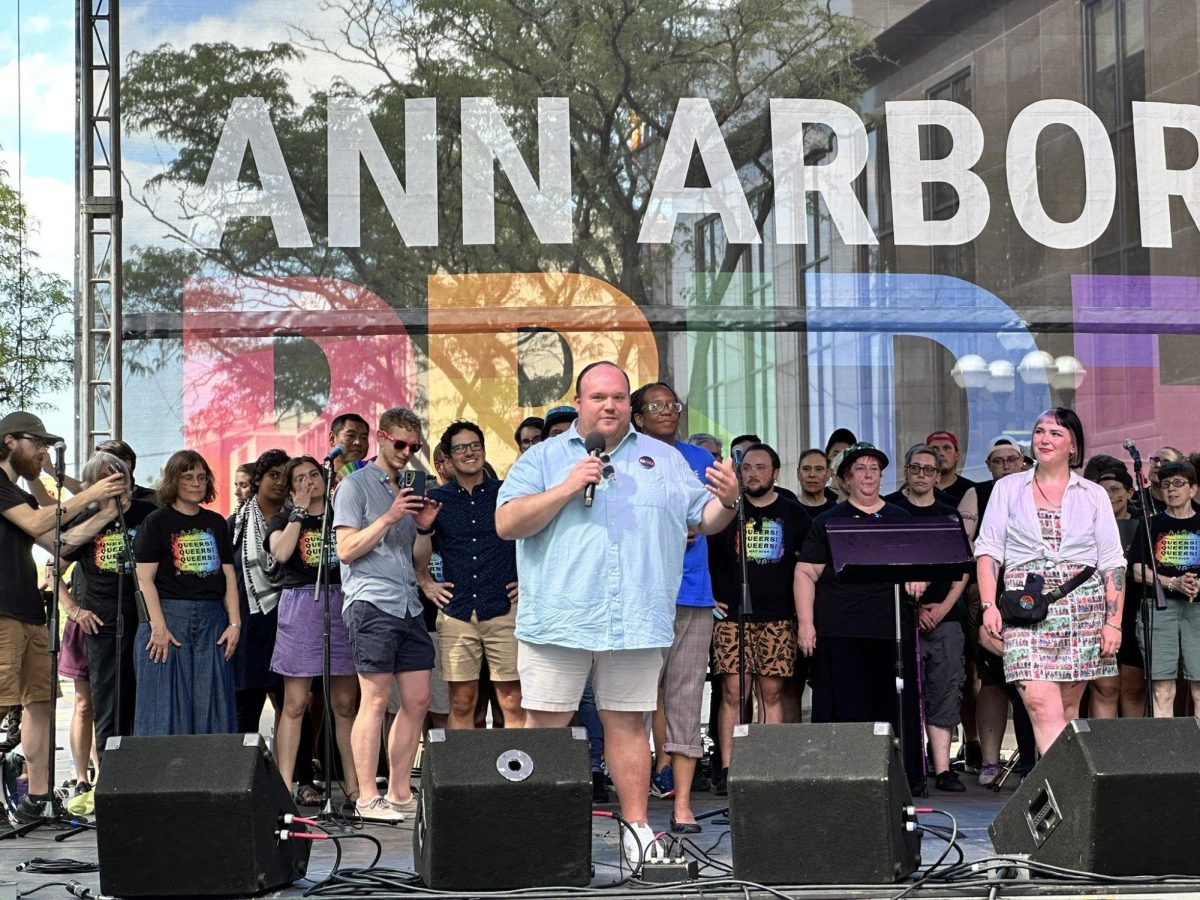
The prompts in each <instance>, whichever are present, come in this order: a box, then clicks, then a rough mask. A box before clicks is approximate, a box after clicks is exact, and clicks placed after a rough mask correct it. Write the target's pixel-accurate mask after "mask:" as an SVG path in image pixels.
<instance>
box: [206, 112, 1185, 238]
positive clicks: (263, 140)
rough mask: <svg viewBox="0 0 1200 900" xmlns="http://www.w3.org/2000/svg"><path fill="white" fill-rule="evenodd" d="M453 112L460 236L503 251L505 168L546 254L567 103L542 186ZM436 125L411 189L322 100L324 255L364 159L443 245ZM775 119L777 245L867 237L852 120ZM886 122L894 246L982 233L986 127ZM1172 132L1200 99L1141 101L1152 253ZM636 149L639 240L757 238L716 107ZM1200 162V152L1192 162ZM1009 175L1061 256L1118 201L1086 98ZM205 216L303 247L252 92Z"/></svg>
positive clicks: (566, 172)
mask: <svg viewBox="0 0 1200 900" xmlns="http://www.w3.org/2000/svg"><path fill="white" fill-rule="evenodd" d="M460 106H461V108H460V114H461V115H460V121H461V135H460V138H461V169H462V173H461V174H462V206H463V210H464V211H467V210H469V211H470V215H464V216H463V235H462V241H463V243H464V244H469V245H470V244H474V245H478V244H485V245H486V244H494V243H495V240H496V223H495V193H496V184H495V175H496V171H497V169H500V170H503V172H504V174H505V176H506V177H507V179H508V182H509V184H510V185H511V189H512V191H513V193H514V195H515V197H516V199H517V201H518V202H519V204H520V206H521V209H522V210H523V211H524V214H525V215H526V217H527V218H528V220H529V224H530V226H531V228H532V230H533V232H534V234H535V235H536V237H537V239H538V240H540V241H541V242H542V243H544V244H569V243H571V242H572V240H573V235H572V221H571V213H572V202H573V201H572V190H573V185H572V180H571V133H570V100H569V98H567V97H541V98H539V99H538V104H537V110H538V116H537V175H536V177H535V176H534V174H533V173H532V172H531V170H530V165H529V163H528V161H527V160H526V159H525V157H524V156H523V155H522V153H521V151H520V149H519V147H518V142H517V140H516V138H515V137H514V135H513V132H512V130H511V129H510V127H509V125H508V124H507V123H506V121H505V118H504V114H503V112H502V110H501V108H500V106H499V105H498V104H497V103H496V102H495V101H493V100H491V99H489V98H486V97H464V98H462V99H461V101H460ZM436 115H437V108H436V101H435V100H433V99H430V98H425V99H410V100H406V101H405V104H404V135H405V145H404V147H403V155H404V172H405V183H401V180H400V177H399V176H398V175H397V173H396V170H395V168H394V167H393V165H392V161H391V159H390V157H389V154H388V150H387V148H385V147H384V146H383V144H382V143H381V141H380V140H379V137H378V135H377V134H376V132H375V129H374V127H373V126H372V124H371V121H370V118H369V116H368V113H367V110H366V109H365V108H364V107H363V106H362V105H360V104H359V103H357V102H356V101H353V100H349V99H344V98H343V99H339V98H330V100H329V107H328V126H327V146H326V153H327V154H328V184H327V190H328V196H327V202H328V213H329V234H328V243H329V245H330V246H334V247H356V246H359V240H360V222H361V216H360V208H361V181H362V179H361V177H360V163H361V164H362V165H364V166H365V168H366V172H367V173H368V174H369V175H370V177H371V179H372V180H373V182H374V185H375V188H376V189H377V190H378V192H379V195H380V196H381V197H382V199H383V202H384V204H385V205H386V207H387V210H388V213H389V214H390V216H391V218H392V221H393V222H394V223H395V226H396V229H397V231H398V232H399V235H400V237H401V238H402V239H403V241H404V242H405V243H406V244H407V245H408V246H412V247H427V246H436V245H437V243H438V237H439V236H438V203H439V191H438V158H437V142H438V129H437V125H436ZM769 116H770V137H771V160H772V162H771V168H772V174H773V177H774V182H775V202H776V211H775V212H776V227H775V240H776V242H777V243H779V244H802V243H805V242H806V241H807V240H808V234H807V227H808V226H807V218H806V216H805V209H806V201H807V198H808V195H809V194H815V195H819V196H820V197H821V199H822V200H823V201H824V203H825V207H826V209H827V210H828V212H829V216H830V219H831V220H832V223H833V225H834V227H836V228H837V230H838V232H839V234H840V236H841V238H842V240H843V241H844V242H845V243H847V244H858V245H862V244H875V243H877V238H876V235H875V233H874V231H873V230H872V228H871V225H870V223H869V222H868V219H867V216H866V214H865V213H864V211H863V208H862V204H861V203H860V201H859V197H858V195H857V193H856V191H855V186H854V183H855V180H856V179H857V178H858V177H859V175H860V174H861V173H862V171H863V169H864V167H865V166H866V164H867V156H868V141H867V128H866V125H865V124H864V122H863V120H862V118H860V117H859V115H858V114H857V113H855V112H854V110H852V109H851V108H849V107H848V106H846V105H844V104H841V103H837V102H835V101H832V100H800V99H772V100H771V101H770V108H769ZM885 119H886V133H887V150H888V166H889V176H890V191H891V200H892V210H893V215H894V228H895V242H896V244H898V245H919V246H950V245H956V244H965V243H967V242H968V241H971V240H972V239H974V238H975V237H976V236H978V235H979V233H980V232H981V231H982V230H983V228H984V226H985V225H986V223H987V220H988V215H989V212H990V209H991V198H990V196H989V194H988V190H987V187H986V185H985V184H984V181H983V180H982V179H981V178H980V177H979V175H977V174H976V173H975V172H973V171H972V167H973V166H974V165H975V164H976V163H977V162H978V161H979V159H980V156H981V154H982V153H983V149H984V135H983V129H982V128H981V126H980V124H979V121H978V120H977V119H976V118H975V116H974V115H973V114H972V113H971V111H970V110H969V109H968V108H966V107H965V106H962V105H960V104H957V103H953V102H951V101H947V100H917V101H903V102H901V101H895V102H889V103H887V104H886V106H885ZM814 127H817V128H823V129H827V133H828V134H830V135H831V136H832V141H831V146H833V147H834V148H836V149H835V152H834V153H832V154H831V155H830V156H829V158H828V159H827V160H826V161H822V162H820V163H810V162H808V161H806V158H805V146H806V142H805V134H806V130H807V129H811V128H814ZM930 127H939V128H942V129H945V131H946V132H948V133H949V135H950V137H951V145H950V146H951V149H950V151H949V152H948V153H947V154H946V155H944V156H942V157H941V158H938V159H924V158H922V152H921V149H922V144H923V141H922V131H923V129H927V128H930ZM1052 128H1055V129H1062V128H1066V129H1069V130H1070V132H1072V133H1073V134H1074V136H1075V137H1076V138H1077V139H1078V142H1079V145H1080V146H1081V148H1082V151H1083V152H1082V154H1081V155H1080V156H1079V159H1080V160H1081V162H1080V164H1081V165H1082V167H1083V173H1082V174H1083V176H1084V178H1083V181H1084V183H1086V186H1087V187H1086V193H1085V195H1084V201H1083V205H1082V209H1080V210H1079V212H1078V214H1077V215H1076V216H1075V217H1074V218H1073V219H1071V220H1070V221H1059V220H1058V219H1055V218H1053V217H1052V216H1051V215H1050V214H1049V212H1047V210H1046V208H1045V206H1044V204H1043V203H1042V198H1041V195H1040V191H1039V187H1038V180H1037V171H1038V153H1039V138H1040V137H1041V136H1042V134H1043V132H1046V131H1047V130H1048V129H1052ZM1172 131H1176V132H1180V133H1181V134H1182V135H1183V136H1184V138H1185V139H1189V140H1191V141H1193V142H1195V143H1196V144H1197V145H1198V146H1200V106H1194V105H1190V104H1177V103H1137V102H1135V103H1133V135H1134V149H1135V159H1136V165H1137V191H1138V201H1139V209H1140V215H1141V235H1142V238H1141V239H1142V244H1143V246H1146V247H1170V246H1171V217H1170V198H1171V197H1173V196H1175V197H1180V198H1181V199H1182V200H1183V202H1184V206H1185V207H1186V209H1187V211H1188V213H1189V214H1190V216H1191V218H1192V222H1193V224H1200V161H1194V162H1193V163H1192V164H1191V165H1190V167H1187V168H1169V167H1168V162H1167V135H1168V133H1169V132H1172ZM247 151H249V152H250V154H251V155H252V157H253V160H254V164H255V166H256V168H257V170H258V175H259V181H260V184H259V185H257V186H255V185H250V184H247V183H245V182H243V181H240V180H239V172H240V170H241V168H242V165H243V162H244V160H245V155H246V152H247ZM643 152H647V153H654V154H655V156H656V158H657V162H656V168H655V170H654V174H653V180H652V182H651V187H650V192H649V197H648V199H647V200H646V209H645V216H644V217H643V220H642V225H641V229H640V231H639V234H638V241H639V242H640V243H644V244H665V243H670V242H671V240H672V235H673V232H674V229H675V225H676V221H677V219H678V217H679V216H680V215H684V214H696V213H699V214H704V215H718V216H720V218H721V220H722V224H723V226H724V228H725V231H726V233H727V235H728V238H729V240H730V242H731V243H737V244H755V243H759V242H761V239H762V238H761V235H760V234H759V231H758V229H757V227H756V226H755V222H754V216H753V215H752V212H751V209H750V204H749V203H748V201H747V199H746V193H745V190H744V187H743V184H742V181H741V179H740V178H739V173H738V167H737V165H736V164H735V161H734V159H733V157H732V155H731V154H730V152H729V149H728V146H727V145H726V142H725V140H724V138H723V137H722V134H721V129H720V126H719V125H718V123H717V119H716V117H715V115H714V114H713V110H712V107H711V105H710V104H709V101H708V100H706V99H704V98H699V97H685V98H683V99H681V100H680V101H679V103H678V106H677V107H676V110H675V115H674V117H673V118H672V120H671V124H670V128H669V130H668V132H667V134H666V135H665V137H664V139H663V140H662V141H661V143H659V142H648V143H646V144H645V145H644V146H643ZM696 155H698V157H699V160H700V161H701V163H702V164H703V167H704V170H705V175H706V179H707V185H706V186H703V187H696V186H689V184H688V183H687V182H688V172H689V168H690V166H691V164H692V160H693V157H694V156H696ZM1196 158H1197V155H1196V154H1195V153H1193V154H1192V159H1193V160H1196ZM1006 170H1007V186H1008V193H1009V197H1010V200H1011V203H1012V208H1013V212H1014V215H1015V216H1016V218H1017V221H1018V222H1019V223H1020V225H1021V227H1022V228H1023V229H1024V230H1025V232H1026V233H1027V234H1028V235H1029V236H1030V237H1031V238H1032V239H1034V240H1035V241H1037V242H1039V243H1041V244H1043V245H1045V246H1047V247H1051V248H1055V249H1069V248H1075V247H1083V246H1086V245H1088V244H1090V243H1091V242H1093V241H1095V240H1096V239H1097V238H1098V237H1100V235H1101V234H1102V233H1103V231H1104V229H1105V228H1106V227H1107V226H1108V224H1109V221H1110V220H1111V218H1112V214H1113V208H1114V204H1115V201H1116V195H1117V173H1116V166H1115V163H1114V160H1113V154H1112V148H1111V145H1110V143H1109V139H1108V136H1107V132H1106V130H1105V126H1104V124H1103V123H1102V122H1101V121H1100V119H1099V118H1098V117H1097V115H1096V114H1095V113H1094V112H1092V111H1091V110H1090V109H1088V108H1087V107H1086V106H1083V105H1082V104H1080V103H1076V102H1074V101H1071V100H1060V99H1049V100H1040V101H1038V102H1036V103H1032V104H1030V105H1029V106H1027V107H1025V109H1023V110H1021V112H1019V113H1018V114H1017V116H1016V117H1015V119H1014V120H1013V123H1012V125H1011V127H1010V128H1009V132H1008V139H1007V145H1006ZM926 184H944V185H949V186H950V187H951V188H952V189H953V190H954V191H955V192H956V193H957V194H958V198H959V203H958V208H957V210H956V211H955V212H954V214H953V215H951V216H950V217H949V218H944V219H931V218H928V217H927V215H926V210H925V205H924V204H923V203H922V191H923V186H924V185H926ZM199 206H200V208H199V209H197V210H195V212H196V213H197V214H198V217H197V219H196V221H197V222H198V223H200V224H198V226H197V231H196V233H195V234H194V239H195V240H196V242H197V244H198V245H199V246H201V247H205V248H215V247H217V246H218V245H219V244H220V240H221V236H222V234H223V233H224V231H225V228H226V226H227V225H228V223H229V222H230V221H231V220H232V219H236V218H241V217H258V216H262V217H269V218H270V219H271V222H272V225H273V227H274V230H275V236H276V240H277V241H278V243H279V246H281V247H310V246H312V237H311V235H310V233H309V230H308V226H307V225H306V224H305V221H304V216H303V214H302V212H301V207H300V202H299V200H298V199H297V195H296V190H295V187H294V185H293V182H292V177H291V174H290V172H289V168H288V160H286V159H285V158H284V156H283V152H282V150H281V149H280V145H279V141H278V139H277V137H276V134H275V131H274V128H273V126H272V123H271V115H270V110H269V109H268V106H267V103H266V101H265V100H263V99H262V98H259V97H240V98H238V99H236V100H235V101H234V102H233V104H232V106H231V108H230V110H229V114H228V116H227V117H226V119H225V123H224V127H223V129H222V132H221V137H220V141H219V143H218V145H217V149H216V153H215V155H214V158H213V160H212V164H211V166H210V168H209V170H208V176H207V179H206V181H205V184H204V189H203V191H202V193H201V198H200V204H199Z"/></svg>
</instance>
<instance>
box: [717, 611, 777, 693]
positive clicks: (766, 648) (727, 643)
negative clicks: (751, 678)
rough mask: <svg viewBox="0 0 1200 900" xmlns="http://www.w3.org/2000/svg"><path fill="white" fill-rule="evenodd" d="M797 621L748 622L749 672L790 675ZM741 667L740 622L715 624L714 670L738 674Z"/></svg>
mask: <svg viewBox="0 0 1200 900" xmlns="http://www.w3.org/2000/svg"><path fill="white" fill-rule="evenodd" d="M796 649H797V644H796V620H795V619H776V620H775V621H771V622H747V623H746V672H747V673H748V674H751V675H769V676H772V677H775V678H790V677H791V676H792V674H793V672H794V671H795V669H796ZM737 670H738V640H737V622H735V621H729V620H726V621H723V622H717V623H716V624H715V625H714V626H713V672H714V673H715V674H718V675H732V674H736V672H737Z"/></svg>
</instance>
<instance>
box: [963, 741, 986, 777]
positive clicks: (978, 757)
mask: <svg viewBox="0 0 1200 900" xmlns="http://www.w3.org/2000/svg"><path fill="white" fill-rule="evenodd" d="M982 768H983V748H982V747H981V746H980V745H979V741H967V742H966V743H965V744H963V771H964V772H968V773H970V774H972V775H976V774H978V773H979V770H980V769H982Z"/></svg>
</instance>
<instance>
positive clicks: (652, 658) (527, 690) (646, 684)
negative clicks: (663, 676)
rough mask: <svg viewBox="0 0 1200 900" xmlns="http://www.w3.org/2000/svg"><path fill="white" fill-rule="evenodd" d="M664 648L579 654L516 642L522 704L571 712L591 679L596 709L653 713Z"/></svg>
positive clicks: (542, 645)
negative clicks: (589, 677) (589, 678)
mask: <svg viewBox="0 0 1200 900" xmlns="http://www.w3.org/2000/svg"><path fill="white" fill-rule="evenodd" d="M662 665H663V650H662V648H660V647H651V648H649V649H646V650H600V651H592V650H578V649H576V648H574V647H556V646H554V645H552V644H527V643H526V642H525V641H517V668H518V670H519V671H520V674H521V705H522V706H523V707H525V709H536V710H541V711H544V712H571V711H574V710H576V709H578V708H579V699H580V698H581V697H582V696H583V688H584V686H585V685H586V684H587V680H588V676H589V675H591V678H592V690H593V691H594V692H595V694H596V707H597V708H598V709H608V710H612V711H614V712H653V711H654V709H655V708H656V707H657V706H658V677H659V673H660V672H662Z"/></svg>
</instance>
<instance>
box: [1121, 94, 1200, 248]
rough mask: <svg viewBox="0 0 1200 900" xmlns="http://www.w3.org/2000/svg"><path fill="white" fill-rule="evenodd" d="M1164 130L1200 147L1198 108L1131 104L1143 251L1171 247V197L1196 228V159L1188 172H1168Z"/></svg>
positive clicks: (1199, 199) (1199, 188)
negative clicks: (1178, 199)
mask: <svg viewBox="0 0 1200 900" xmlns="http://www.w3.org/2000/svg"><path fill="white" fill-rule="evenodd" d="M1168 128H1177V129H1179V130H1180V131H1186V132H1188V133H1189V134H1190V135H1191V136H1192V140H1193V141H1195V142H1196V144H1197V145H1198V146H1200V106H1195V105H1193V104H1191V103H1139V102H1137V101H1134V104H1133V146H1134V154H1135V156H1136V157H1137V183H1138V207H1139V208H1140V210H1141V217H1142V246H1143V247H1170V246H1171V197H1172V196H1176V197H1182V198H1183V205H1184V206H1185V207H1187V211H1188V213H1189V214H1190V215H1191V217H1192V224H1193V225H1196V226H1200V159H1198V160H1197V161H1196V162H1194V163H1192V167H1191V168H1190V169H1168V168H1167V141H1166V136H1165V132H1166V130H1167V129H1168Z"/></svg>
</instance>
